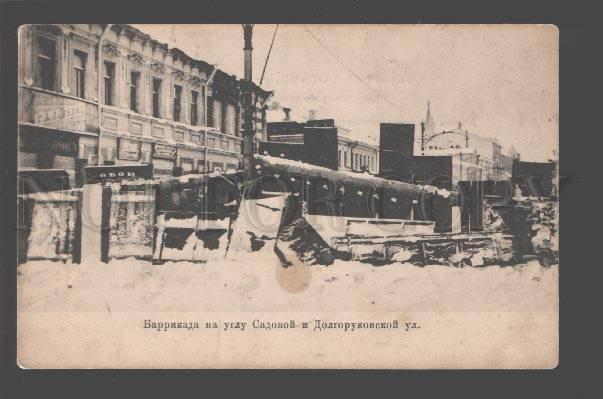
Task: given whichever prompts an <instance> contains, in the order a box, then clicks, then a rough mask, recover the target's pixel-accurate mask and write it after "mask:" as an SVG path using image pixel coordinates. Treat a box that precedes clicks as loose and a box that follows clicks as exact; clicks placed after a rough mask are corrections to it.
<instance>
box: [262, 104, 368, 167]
mask: <svg viewBox="0 0 603 399" xmlns="http://www.w3.org/2000/svg"><path fill="white" fill-rule="evenodd" d="M285 110H286V111H285V115H284V119H282V120H280V121H271V122H268V128H267V135H266V139H267V140H266V141H268V142H274V143H289V144H303V142H304V135H303V131H304V128H305V127H309V128H335V129H336V130H337V162H338V169H339V170H347V171H354V172H365V171H366V172H369V173H371V174H375V175H376V174H378V173H379V147H378V146H377V145H373V144H370V143H368V142H364V141H361V140H357V139H355V138H353V137H351V135H350V133H351V131H350V130H349V129H346V128H343V127H340V126H337V125H336V123H335V120H334V119H316V112H315V111H311V112H310V115H309V117H308V118H307V120H306V122H296V121H292V120H290V117H289V112H290V110H289V109H288V108H287V109H285Z"/></svg>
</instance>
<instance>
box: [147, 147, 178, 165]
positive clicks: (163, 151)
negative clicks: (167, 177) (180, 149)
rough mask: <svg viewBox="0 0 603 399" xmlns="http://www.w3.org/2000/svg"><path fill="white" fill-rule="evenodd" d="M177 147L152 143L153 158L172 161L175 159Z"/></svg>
mask: <svg viewBox="0 0 603 399" xmlns="http://www.w3.org/2000/svg"><path fill="white" fill-rule="evenodd" d="M176 151H177V147H174V146H171V145H165V144H157V143H154V144H153V158H157V159H168V160H170V161H174V160H175V159H176Z"/></svg>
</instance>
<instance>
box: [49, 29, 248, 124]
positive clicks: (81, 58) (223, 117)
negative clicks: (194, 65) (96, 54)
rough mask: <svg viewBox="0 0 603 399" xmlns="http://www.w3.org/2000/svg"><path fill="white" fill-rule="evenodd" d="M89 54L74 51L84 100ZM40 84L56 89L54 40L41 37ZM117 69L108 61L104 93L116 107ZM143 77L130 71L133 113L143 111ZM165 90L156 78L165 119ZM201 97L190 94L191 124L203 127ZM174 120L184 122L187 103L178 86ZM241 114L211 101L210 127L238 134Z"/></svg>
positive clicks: (156, 112)
mask: <svg viewBox="0 0 603 399" xmlns="http://www.w3.org/2000/svg"><path fill="white" fill-rule="evenodd" d="M87 57H88V55H87V54H86V53H85V52H82V51H80V50H74V52H73V81H72V87H73V95H74V96H76V97H80V98H85V96H86V62H87ZM37 61H38V68H37V74H38V76H37V82H38V85H39V86H40V87H41V88H42V89H45V90H51V91H52V90H56V65H57V57H56V46H55V42H54V40H52V39H49V38H46V37H42V36H40V37H39V38H38V52H37ZM115 73H116V68H115V63H113V62H110V61H105V62H104V70H103V83H104V94H103V103H104V104H106V105H111V106H113V105H115V84H116V78H115V76H116V75H115ZM140 82H141V74H140V72H139V71H134V70H132V71H131V72H130V80H129V82H128V88H129V98H130V104H129V108H130V110H132V111H134V112H137V113H139V112H140V87H141V84H140ZM162 87H163V81H162V79H160V78H156V77H154V78H153V81H152V100H151V101H152V115H153V116H154V117H155V118H161V117H164V115H163V114H164V113H165V112H164V110H163V109H162V102H161V98H162V92H161V90H162ZM199 97H200V93H199V91H197V90H191V92H190V124H191V125H193V126H197V125H198V124H199V105H200V103H199ZM172 100H173V104H172V106H173V112H172V118H173V120H174V121H176V122H182V120H183V115H182V104H183V86H181V85H178V84H176V85H174V98H173V99H172ZM238 116H239V115H238V112H237V111H236V107H235V106H233V105H229V104H225V103H223V102H218V101H216V100H213V99H211V98H208V107H207V124H208V126H210V127H216V128H218V129H219V130H224V131H226V132H227V133H229V134H234V135H237V133H238V132H237V130H238V129H237V128H236V126H238V122H237V120H238V119H239V118H238Z"/></svg>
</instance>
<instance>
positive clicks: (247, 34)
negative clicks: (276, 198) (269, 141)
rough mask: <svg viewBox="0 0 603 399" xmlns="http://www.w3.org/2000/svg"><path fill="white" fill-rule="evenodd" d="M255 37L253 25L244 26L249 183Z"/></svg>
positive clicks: (245, 165)
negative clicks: (253, 40) (253, 43)
mask: <svg viewBox="0 0 603 399" xmlns="http://www.w3.org/2000/svg"><path fill="white" fill-rule="evenodd" d="M252 35H253V24H243V36H244V39H245V47H244V48H243V50H244V52H245V78H244V82H243V96H244V97H243V99H244V100H243V101H244V107H245V112H244V123H245V126H244V128H243V172H244V174H245V177H246V179H248V180H247V181H248V182H249V181H251V179H252V178H253V138H254V134H255V132H254V131H253V109H252V106H253V99H252V95H253V91H252V90H253V78H252V76H253V75H252V58H251V56H252V50H253V47H252V45H251V38H252Z"/></svg>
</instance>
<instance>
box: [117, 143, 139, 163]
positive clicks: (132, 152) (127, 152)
mask: <svg viewBox="0 0 603 399" xmlns="http://www.w3.org/2000/svg"><path fill="white" fill-rule="evenodd" d="M140 145H141V142H140V141H136V140H128V139H124V138H120V139H119V142H118V150H117V159H120V160H122V161H138V160H140Z"/></svg>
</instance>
